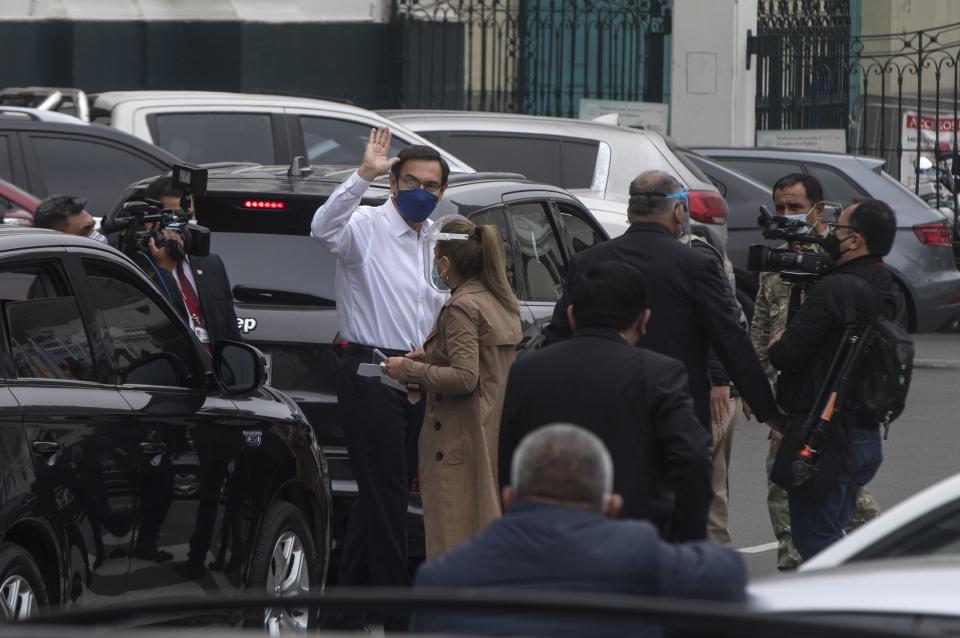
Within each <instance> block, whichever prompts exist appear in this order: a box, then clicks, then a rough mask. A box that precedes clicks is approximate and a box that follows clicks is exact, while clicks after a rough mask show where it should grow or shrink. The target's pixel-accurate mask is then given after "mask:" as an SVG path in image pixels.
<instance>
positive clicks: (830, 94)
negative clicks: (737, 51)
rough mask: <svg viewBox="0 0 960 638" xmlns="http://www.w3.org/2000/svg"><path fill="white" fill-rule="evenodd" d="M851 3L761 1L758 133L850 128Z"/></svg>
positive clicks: (754, 49) (754, 47) (755, 45)
mask: <svg viewBox="0 0 960 638" xmlns="http://www.w3.org/2000/svg"><path fill="white" fill-rule="evenodd" d="M850 36H851V33H850V2H849V0H761V1H760V2H759V4H758V13H757V35H756V36H755V37H752V38H750V39H749V41H748V42H749V44H748V51H747V53H748V55H750V54H755V55H756V64H757V107H756V109H757V129H758V130H782V129H809V128H843V129H845V128H846V119H847V96H848V86H849V78H848V75H849V74H848V72H847V52H848V50H849V43H850Z"/></svg>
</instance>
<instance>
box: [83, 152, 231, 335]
mask: <svg viewBox="0 0 960 638" xmlns="http://www.w3.org/2000/svg"><path fill="white" fill-rule="evenodd" d="M206 178H207V171H206V169H203V168H198V167H192V166H187V165H175V166H174V167H173V173H172V176H165V177H161V178H159V179H157V180H155V181H154V182H153V183H151V184H150V186H148V188H147V191H146V192H145V193H144V196H145V197H144V201H131V202H127V203H126V204H124V205H123V210H122V211H121V212H120V213H119V214H118V215H117V216H115V217H111V218H107V219H104V221H103V223H102V227H103V229H104V232H105V233H107V234H108V235H111V242H112V243H114V245H115V246H116V247H117V248H118V249H119V250H121V251H123V252H124V253H125V254H126V255H127V256H128V257H130V258H131V259H133V260H134V261H135V262H136V263H137V264H138V265H139V266H140V268H141V269H142V270H143V271H144V272H145V273H146V274H147V276H149V277H150V278H151V279H152V280H153V282H154V284H156V286H157V288H159V289H160V290H161V291H162V292H163V293H164V294H165V295H166V296H167V299H169V300H170V302H171V303H172V304H173V306H174V308H176V309H177V311H178V312H179V313H180V314H181V316H182V317H183V319H184V321H186V322H187V323H188V324H189V326H190V328H191V329H192V330H193V331H194V333H195V334H196V335H197V338H198V339H199V340H200V343H201V344H203V346H204V348H205V349H206V350H207V351H208V352H209V351H210V349H211V346H212V344H213V343H215V342H217V341H220V340H223V339H230V340H234V341H240V339H241V336H240V328H239V327H238V326H237V316H236V312H235V310H234V308H233V293H232V290H231V287H230V280H229V278H228V277H227V271H226V268H225V267H224V265H223V261H222V260H221V259H220V257H219V256H217V255H212V254H210V231H209V229H207V228H204V227H203V226H198V225H196V224H194V223H192V221H191V220H192V217H193V215H192V204H188V205H189V206H191V211H189V212H188V211H187V210H185V209H184V203H185V201H186V196H188V195H189V196H190V200H191V201H192V199H193V196H194V195H203V193H204V192H206Z"/></svg>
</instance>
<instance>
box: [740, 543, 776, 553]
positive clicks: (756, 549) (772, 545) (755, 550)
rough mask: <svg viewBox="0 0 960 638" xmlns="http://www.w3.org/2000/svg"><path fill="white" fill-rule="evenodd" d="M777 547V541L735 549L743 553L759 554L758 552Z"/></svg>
mask: <svg viewBox="0 0 960 638" xmlns="http://www.w3.org/2000/svg"><path fill="white" fill-rule="evenodd" d="M776 548H777V541H773V542H772V543H764V544H763V545H754V546H753V547H741V548H739V549H738V550H737V551H738V552H741V553H743V554H759V553H760V552H769V551H770V550H771V549H776Z"/></svg>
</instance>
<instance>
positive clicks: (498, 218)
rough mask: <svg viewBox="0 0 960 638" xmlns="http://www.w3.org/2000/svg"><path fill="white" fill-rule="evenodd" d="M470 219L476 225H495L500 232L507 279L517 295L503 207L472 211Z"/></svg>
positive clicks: (511, 251)
mask: <svg viewBox="0 0 960 638" xmlns="http://www.w3.org/2000/svg"><path fill="white" fill-rule="evenodd" d="M470 221H472V222H473V223H474V224H476V225H477V226H483V225H485V224H490V225H491V226H496V228H497V232H498V233H500V238H501V239H503V254H504V258H505V259H506V262H507V279H509V280H510V287H511V288H513V292H514V294H516V295H517V297H519V296H520V292H519V290H518V289H517V270H516V268H515V267H514V263H513V249H512V248H510V243H509V241H508V239H509V237H510V232H509V231H508V230H507V218H506V215H505V214H504V211H503V208H499V207H498V208H491V209H487V210H483V211H480V212H479V213H474V214H473V215H470Z"/></svg>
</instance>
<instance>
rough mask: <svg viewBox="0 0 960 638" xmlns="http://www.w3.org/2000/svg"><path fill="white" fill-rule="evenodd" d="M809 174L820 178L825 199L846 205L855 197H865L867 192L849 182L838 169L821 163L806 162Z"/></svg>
mask: <svg viewBox="0 0 960 638" xmlns="http://www.w3.org/2000/svg"><path fill="white" fill-rule="evenodd" d="M807 170H808V171H810V174H811V175H813V176H814V177H816V178H817V179H818V180H820V184H821V185H822V186H823V196H824V197H825V198H826V199H827V201H831V202H837V203H839V204H843V205H847V204H849V203H850V202H852V201H853V200H854V198H857V197H867V192H866V191H864V190H862V189H860V188H859V187H858V186H857V185H856V184H854V183H852V182H850V181H849V180H848V179H847V178H846V177H844V176H843V175H842V174H840V172H839V171H837V170H836V169H833V168H831V167H829V166H824V165H823V164H807Z"/></svg>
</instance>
